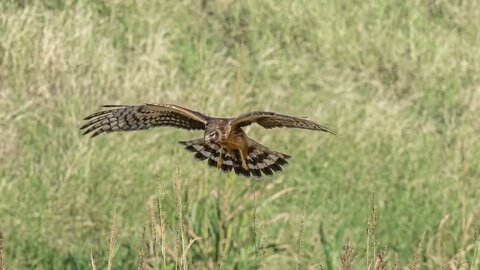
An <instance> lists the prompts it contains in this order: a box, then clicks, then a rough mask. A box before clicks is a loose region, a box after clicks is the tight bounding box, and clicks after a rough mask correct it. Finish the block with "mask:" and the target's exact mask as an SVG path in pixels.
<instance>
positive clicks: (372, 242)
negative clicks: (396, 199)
mask: <svg viewBox="0 0 480 270" xmlns="http://www.w3.org/2000/svg"><path fill="white" fill-rule="evenodd" d="M371 193H372V195H371V199H370V207H369V210H368V218H367V269H370V267H371V266H372V264H373V263H374V260H375V256H376V246H377V221H378V213H377V206H376V204H375V189H374V188H373V187H372V189H371ZM370 250H373V253H372V254H371V257H372V258H371V259H370Z"/></svg>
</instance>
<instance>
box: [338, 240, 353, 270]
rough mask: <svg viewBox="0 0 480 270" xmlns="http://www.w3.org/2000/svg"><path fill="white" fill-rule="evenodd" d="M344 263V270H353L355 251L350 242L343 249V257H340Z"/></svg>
mask: <svg viewBox="0 0 480 270" xmlns="http://www.w3.org/2000/svg"><path fill="white" fill-rule="evenodd" d="M340 261H341V262H342V270H352V265H353V249H352V244H351V242H350V240H348V242H347V245H345V246H344V247H343V252H342V256H341V257H340Z"/></svg>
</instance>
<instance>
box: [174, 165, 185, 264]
mask: <svg viewBox="0 0 480 270" xmlns="http://www.w3.org/2000/svg"><path fill="white" fill-rule="evenodd" d="M179 170H180V169H179V168H178V167H177V174H176V176H175V179H174V189H175V209H176V211H177V219H178V221H177V227H176V239H177V241H176V247H175V254H177V255H176V256H175V265H176V267H177V266H180V269H186V267H187V264H186V261H185V262H184V261H183V260H180V262H179V261H178V259H179V256H178V254H180V252H182V253H183V251H185V242H184V241H185V240H184V227H183V226H184V222H183V210H182V187H181V184H180V179H179V177H178V176H179V174H180V171H179Z"/></svg>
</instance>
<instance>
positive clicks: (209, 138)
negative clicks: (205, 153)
mask: <svg viewBox="0 0 480 270" xmlns="http://www.w3.org/2000/svg"><path fill="white" fill-rule="evenodd" d="M220 137H221V136H220V131H219V130H217V129H215V130H207V131H206V132H205V136H204V138H205V142H208V143H214V144H218V143H219V142H220Z"/></svg>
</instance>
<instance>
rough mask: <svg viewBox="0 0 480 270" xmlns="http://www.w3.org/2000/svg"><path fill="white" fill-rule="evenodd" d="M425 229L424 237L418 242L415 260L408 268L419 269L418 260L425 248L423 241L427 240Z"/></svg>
mask: <svg viewBox="0 0 480 270" xmlns="http://www.w3.org/2000/svg"><path fill="white" fill-rule="evenodd" d="M425 233H426V232H425V231H424V232H423V236H422V239H420V241H419V242H418V246H417V250H416V251H415V254H414V255H413V260H412V263H411V264H410V265H409V267H408V269H411V270H416V269H418V260H419V258H420V255H421V253H422V249H423V241H424V240H425Z"/></svg>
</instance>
